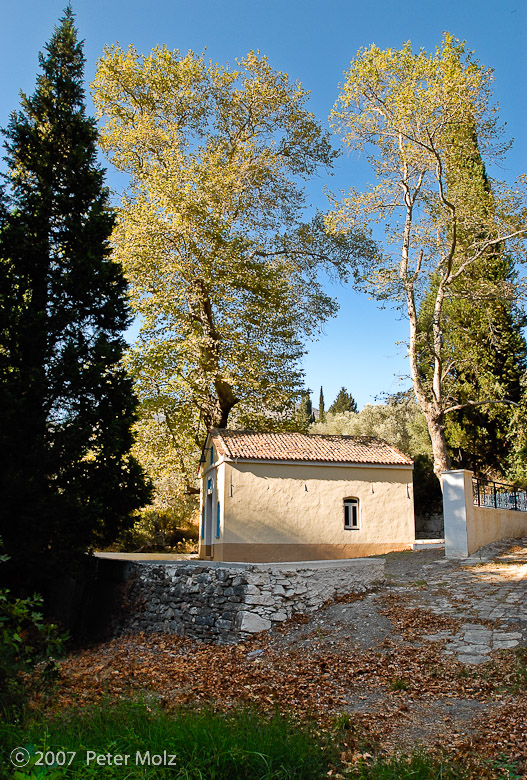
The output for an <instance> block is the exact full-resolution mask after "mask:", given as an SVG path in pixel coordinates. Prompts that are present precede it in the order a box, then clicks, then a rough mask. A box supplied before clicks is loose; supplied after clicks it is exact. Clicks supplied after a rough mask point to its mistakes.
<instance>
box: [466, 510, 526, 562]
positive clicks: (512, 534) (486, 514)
mask: <svg viewBox="0 0 527 780" xmlns="http://www.w3.org/2000/svg"><path fill="white" fill-rule="evenodd" d="M467 503H468V502H467ZM467 510H468V511H467V537H468V554H469V555H472V553H474V552H476V550H479V549H480V547H484V546H485V545H486V544H491V542H496V541H498V540H499V539H510V538H516V539H519V538H521V537H523V536H527V512H518V511H515V510H512V509H491V508H487V507H484V506H474V505H470V504H469V505H468V506H467Z"/></svg>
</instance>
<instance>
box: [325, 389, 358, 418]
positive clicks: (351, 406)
mask: <svg viewBox="0 0 527 780" xmlns="http://www.w3.org/2000/svg"><path fill="white" fill-rule="evenodd" d="M357 411H358V407H357V402H356V401H355V399H354V398H353V396H352V395H351V394H350V393H348V391H347V390H346V388H345V387H341V388H340V390H339V392H338V394H337V397H336V398H335V400H334V401H333V403H332V404H331V406H330V407H329V409H328V412H329V413H330V414H339V413H340V412H355V414H356V413H357Z"/></svg>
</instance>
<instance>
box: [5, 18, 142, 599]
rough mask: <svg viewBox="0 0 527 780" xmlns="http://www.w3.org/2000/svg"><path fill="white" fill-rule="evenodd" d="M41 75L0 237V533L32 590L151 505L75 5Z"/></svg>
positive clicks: (15, 150)
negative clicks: (138, 457) (138, 446)
mask: <svg viewBox="0 0 527 780" xmlns="http://www.w3.org/2000/svg"><path fill="white" fill-rule="evenodd" d="M40 66H41V72H40V74H39V76H38V80H37V87H36V90H35V93H34V95H33V96H32V97H27V96H25V95H23V96H22V105H21V110H20V111H18V112H15V113H13V115H12V116H11V120H10V122H9V126H8V128H7V131H6V132H5V137H6V139H7V141H6V149H7V156H6V162H7V167H8V170H7V176H6V180H7V188H6V192H5V196H4V204H3V208H2V229H1V231H0V298H1V299H2V302H3V303H6V304H8V305H7V306H5V307H1V308H2V315H1V319H0V453H1V455H0V457H1V459H2V464H1V468H0V489H1V493H2V513H1V517H2V521H1V525H0V535H1V536H2V537H3V540H4V543H5V547H6V551H7V553H8V554H9V555H10V556H11V560H10V561H9V563H8V564H6V568H8V567H9V568H10V571H11V574H12V575H13V576H14V577H16V579H17V580H18V582H19V583H20V584H21V586H22V587H26V588H32V587H34V586H35V584H36V583H37V582H40V581H41V580H45V578H46V576H47V575H50V573H55V574H56V573H57V571H61V570H64V569H66V568H67V567H69V566H70V565H72V564H73V563H74V562H75V560H76V556H77V555H78V554H80V553H82V552H84V551H85V550H86V549H87V548H89V547H91V546H93V545H105V544H108V543H109V542H110V541H111V540H113V539H114V538H115V536H116V535H117V534H118V532H119V531H120V530H121V529H122V528H123V527H125V526H126V525H127V524H129V523H131V513H132V512H133V511H134V510H135V509H136V508H137V507H138V506H141V505H142V504H143V503H145V501H146V500H147V499H148V490H147V488H146V486H145V482H144V479H143V476H142V472H141V469H140V467H139V466H138V463H137V462H136V461H135V459H134V458H133V457H131V456H130V454H129V450H130V447H131V445H132V435H131V426H132V424H133V423H134V421H135V419H136V417H135V409H136V405H137V402H136V400H135V398H134V395H133V390H132V384H131V381H130V379H129V378H128V377H127V375H126V374H125V372H124V370H123V368H122V366H120V360H121V358H122V354H123V347H124V340H123V337H122V332H123V331H124V329H125V328H126V327H127V325H128V323H129V319H130V316H129V309H128V306H127V300H126V282H125V279H124V277H123V274H122V269H121V267H120V266H119V264H118V263H116V262H114V261H113V260H112V259H111V257H110V246H109V243H108V238H109V235H110V233H111V231H112V228H113V224H114V214H113V212H112V210H111V209H110V207H109V199H108V191H107V189H106V187H105V186H104V175H103V171H102V170H101V169H100V167H99V166H98V165H97V162H96V157H97V151H96V138H97V132H96V128H95V123H94V120H92V119H90V118H88V117H87V116H86V114H85V105H84V92H83V68H84V57H83V52H82V45H81V44H80V43H79V42H78V41H77V36H76V30H75V27H74V21H73V14H72V11H71V9H70V8H68V9H67V10H66V12H65V15H64V17H63V18H62V20H61V22H60V24H59V26H58V27H57V28H56V29H55V32H54V34H53V36H52V38H51V40H50V42H49V43H48V44H47V46H46V49H45V53H44V54H41V55H40Z"/></svg>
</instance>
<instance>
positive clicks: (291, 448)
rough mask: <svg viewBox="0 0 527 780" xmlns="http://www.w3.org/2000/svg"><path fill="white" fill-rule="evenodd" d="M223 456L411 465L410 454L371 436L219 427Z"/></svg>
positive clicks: (218, 443)
mask: <svg viewBox="0 0 527 780" xmlns="http://www.w3.org/2000/svg"><path fill="white" fill-rule="evenodd" d="M211 435H212V440H213V442H214V444H215V446H216V449H217V450H218V453H219V454H220V455H224V456H225V457H227V458H232V459H235V460H238V459H240V460H297V461H315V462H319V463H320V462H323V463H372V464H379V465H405V466H406V465H411V464H412V460H411V458H409V457H408V456H407V455H404V454H403V453H402V452H400V451H399V450H397V449H396V448H395V447H392V446H391V445H390V444H388V442H385V441H383V440H382V439H375V438H373V437H371V436H322V435H319V434H305V433H254V432H253V431H229V430H225V429H215V430H213V431H212V434H211Z"/></svg>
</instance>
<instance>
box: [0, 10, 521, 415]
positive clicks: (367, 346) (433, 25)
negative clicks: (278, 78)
mask: <svg viewBox="0 0 527 780" xmlns="http://www.w3.org/2000/svg"><path fill="white" fill-rule="evenodd" d="M65 3H66V0H17V2H16V4H15V3H14V2H12V0H9V2H8V0H0V9H1V17H0V18H1V20H2V24H1V26H0V72H2V74H3V78H2V90H1V93H0V125H1V126H5V125H6V123H7V121H8V117H9V113H10V112H11V111H12V110H13V109H15V108H17V107H18V103H19V91H20V89H22V90H24V91H25V92H28V93H30V94H31V93H32V92H33V89H34V84H35V76H36V73H37V71H38V52H39V50H41V49H42V47H43V45H44V43H45V42H46V41H47V40H48V39H49V37H50V35H51V33H52V31H53V26H54V24H55V23H56V21H57V19H58V18H59V17H60V15H61V13H62V10H63V8H64V5H65ZM72 5H73V9H74V11H75V13H76V16H77V25H78V28H79V34H80V37H81V38H83V39H84V40H85V55H86V59H87V64H86V76H87V79H88V80H90V79H91V78H92V76H93V74H94V71H95V65H96V62H97V58H98V57H99V56H100V55H101V53H102V50H103V47H104V45H105V44H111V43H115V42H119V43H120V45H121V46H123V47H126V46H128V44H129V43H132V44H133V45H134V46H135V47H136V48H137V49H138V50H139V51H140V52H142V53H147V52H149V51H150V50H151V49H152V48H153V47H154V46H155V45H157V44H166V45H167V46H169V47H170V48H178V49H180V50H181V51H182V52H186V51H187V50H188V49H193V50H194V51H196V52H201V51H202V50H203V49H205V48H206V50H207V54H208V55H209V56H210V57H211V58H212V59H214V60H216V61H218V62H222V63H225V62H231V63H233V62H234V59H235V58H236V57H240V56H243V55H244V54H246V53H247V52H248V51H249V50H251V49H259V50H260V51H261V52H262V53H263V54H266V55H267V56H268V57H269V60H270V62H271V64H272V66H273V67H275V68H276V69H280V70H283V71H286V72H287V73H288V74H289V76H290V77H291V78H292V79H298V80H300V81H301V82H302V84H303V86H304V88H306V89H309V90H310V91H311V102H310V108H311V110H312V111H313V112H314V113H315V114H316V115H317V116H318V117H319V119H320V120H321V121H322V122H324V123H325V122H327V116H328V114H329V112H330V110H331V108H332V106H333V104H334V102H335V100H336V97H337V95H338V84H339V82H340V81H341V80H342V74H343V72H344V70H346V68H347V67H348V65H349V63H350V60H351V59H352V58H353V57H354V55H355V54H356V52H357V51H358V49H359V48H362V47H368V46H369V45H370V44H372V43H375V44H376V45H377V46H379V47H380V48H387V47H391V48H400V47H401V45H402V44H403V43H404V42H405V41H407V40H411V41H412V44H413V46H414V48H419V47H423V48H425V49H427V50H432V49H433V48H435V46H436V45H438V44H439V42H440V40H441V36H442V33H443V31H445V30H447V31H449V32H451V33H453V34H454V35H455V36H456V37H457V38H460V39H462V40H466V42H467V45H468V47H469V48H470V49H471V50H474V51H475V53H476V56H477V57H478V59H479V60H480V61H481V62H482V63H483V64H485V65H486V66H490V67H492V68H494V70H495V97H496V99H497V100H498V102H499V104H500V107H501V117H502V120H503V121H504V122H507V131H508V134H509V136H510V137H513V138H514V139H515V145H514V147H513V150H512V152H511V153H509V155H508V158H507V164H506V166H505V167H504V168H503V169H502V170H501V171H492V173H493V175H495V176H499V177H501V178H504V179H508V180H512V179H514V178H515V177H516V176H517V175H518V174H520V173H521V172H523V171H525V170H526V160H527V149H526V140H525V133H524V126H525V122H526V120H527V115H526V112H525V104H526V94H527V90H526V72H527V69H526V64H527V3H526V2H525V0H443V2H436V0H405V2H404V3H403V2H401V1H400V0H399V2H397V0H361V2H357V1H356V0H326V1H325V2H321V0H265V1H263V0H258V1H257V0H243V2H242V0H222V1H221V2H220V1H219V0H216V1H213V0H150V1H149V2H148V3H145V2H144V1H143V2H139V0H72ZM335 144H336V145H338V140H337V139H335ZM367 181H368V170H367V167H366V166H365V164H364V162H363V161H361V160H356V159H352V158H350V157H347V156H343V157H341V158H340V160H339V161H338V166H337V169H336V171H335V175H334V176H333V177H332V178H331V179H325V178H319V179H317V180H315V181H314V182H313V184H312V185H311V186H310V190H309V192H310V198H311V202H312V203H313V205H314V206H316V207H319V208H324V206H325V198H324V195H323V189H324V186H329V187H330V188H332V189H338V188H343V189H345V188H347V187H348V186H350V185H353V186H356V187H359V188H360V187H362V186H364V185H365V183H366V182H367ZM108 182H109V184H110V186H113V187H115V188H118V187H120V186H122V178H117V177H116V176H115V174H112V171H111V170H109V171H108ZM332 291H333V293H334V294H335V295H336V296H337V298H338V300H339V303H340V307H341V308H340V314H339V316H338V317H337V318H336V319H335V320H332V321H331V322H330V323H328V324H327V325H326V327H325V328H324V333H323V334H322V335H321V337H320V339H319V341H318V342H316V343H314V344H313V345H311V346H310V349H309V354H308V356H307V358H306V360H305V370H306V384H307V386H308V387H310V388H311V389H312V390H313V401H314V402H315V405H316V404H317V403H318V393H319V388H320V385H321V384H322V385H323V386H324V394H325V399H326V407H327V406H328V405H329V404H330V403H331V401H332V400H333V398H334V397H335V395H336V393H337V391H338V389H339V388H340V386H341V385H345V386H346V387H347V388H348V390H349V391H350V392H351V393H352V394H353V396H354V397H355V398H356V400H357V402H358V404H359V406H360V407H362V406H363V405H364V404H366V403H373V402H374V401H375V398H376V397H378V396H380V395H381V394H383V393H390V392H395V391H397V390H400V389H403V388H406V387H408V385H409V382H408V380H407V379H404V378H403V379H400V378H398V377H401V376H402V377H404V375H405V374H406V373H407V365H406V360H405V358H404V352H405V350H404V345H403V344H401V342H403V341H404V339H405V338H406V333H407V324H406V322H405V321H404V320H402V319H401V318H400V317H399V316H398V315H397V314H396V313H394V312H392V311H390V310H379V309H378V308H377V306H376V304H375V302H374V301H370V300H368V298H367V297H366V296H364V295H360V294H358V293H356V292H355V291H354V290H353V289H352V288H351V287H349V286H345V287H341V286H338V287H335V288H332Z"/></svg>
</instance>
